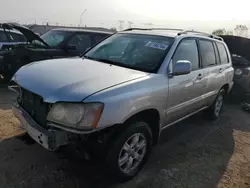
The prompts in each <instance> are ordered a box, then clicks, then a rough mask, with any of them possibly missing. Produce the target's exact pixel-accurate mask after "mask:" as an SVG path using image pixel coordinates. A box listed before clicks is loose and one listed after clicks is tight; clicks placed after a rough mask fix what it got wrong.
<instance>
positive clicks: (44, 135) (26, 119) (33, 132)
mask: <svg viewBox="0 0 250 188" xmlns="http://www.w3.org/2000/svg"><path fill="white" fill-rule="evenodd" d="M12 111H13V114H14V115H15V116H16V117H17V118H18V119H19V120H20V122H21V128H23V129H25V130H26V131H27V133H28V134H29V135H30V137H31V138H33V139H34V140H35V141H36V142H37V143H39V144H40V145H42V146H43V147H44V148H46V149H48V150H53V151H54V150H56V149H58V148H59V147H60V146H63V145H67V144H68V143H69V135H68V134H67V132H65V131H61V130H53V129H49V130H47V129H45V128H43V127H41V126H40V125H38V124H37V123H36V122H35V121H34V120H33V119H32V118H31V117H30V115H29V114H28V113H27V112H26V111H25V110H24V109H22V108H21V107H20V105H18V104H17V103H14V104H13V105H12Z"/></svg>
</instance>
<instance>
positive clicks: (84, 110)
mask: <svg viewBox="0 0 250 188" xmlns="http://www.w3.org/2000/svg"><path fill="white" fill-rule="evenodd" d="M103 107H104V105H103V103H86V104H84V103H56V104H54V105H53V106H52V108H51V110H50V112H49V114H48V117H47V120H48V121H51V122H54V123H58V124H61V125H64V126H69V127H73V128H77V129H84V128H96V126H97V124H98V121H99V119H100V116H101V113H102V110H103Z"/></svg>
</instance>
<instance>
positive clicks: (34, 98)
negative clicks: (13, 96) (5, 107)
mask: <svg viewBox="0 0 250 188" xmlns="http://www.w3.org/2000/svg"><path fill="white" fill-rule="evenodd" d="M18 103H19V105H20V106H21V107H22V108H23V109H24V110H25V111H26V112H27V113H28V114H29V115H30V116H31V117H32V118H33V119H34V121H35V122H36V123H37V124H39V125H40V126H42V127H44V128H46V127H47V125H46V117H47V113H48V104H47V103H45V102H43V99H42V97H40V96H39V95H37V94H34V93H32V92H30V91H28V90H26V89H23V88H21V94H20V96H19V97H18Z"/></svg>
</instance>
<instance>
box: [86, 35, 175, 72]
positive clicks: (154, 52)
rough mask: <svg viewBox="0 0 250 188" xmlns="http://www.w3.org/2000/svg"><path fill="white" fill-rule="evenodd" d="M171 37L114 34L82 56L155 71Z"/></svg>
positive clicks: (171, 40)
mask: <svg viewBox="0 0 250 188" xmlns="http://www.w3.org/2000/svg"><path fill="white" fill-rule="evenodd" d="M173 40H174V39H173V38H170V37H164V36H152V35H141V34H122V33H119V34H115V35H112V36H111V37H109V38H107V39H106V40H104V41H103V42H101V43H99V44H98V45H97V46H95V47H94V48H92V49H91V50H90V51H88V52H87V53H86V54H85V55H84V57H85V58H89V59H93V60H97V61H101V62H104V63H110V64H115V65H118V66H123V67H128V68H132V69H136V70H141V71H146V72H156V71H157V70H158V68H159V67H160V65H161V63H162V62H163V60H164V58H165V56H166V54H167V52H168V50H169V48H170V46H171V44H172V42H173Z"/></svg>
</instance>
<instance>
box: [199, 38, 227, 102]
mask: <svg viewBox="0 0 250 188" xmlns="http://www.w3.org/2000/svg"><path fill="white" fill-rule="evenodd" d="M199 49H200V54H201V66H202V69H203V71H204V80H205V82H206V88H205V90H204V93H203V95H202V97H203V98H204V101H205V104H206V105H207V106H208V105H210V104H212V102H213V101H214V99H215V97H216V95H217V94H218V92H219V89H220V87H221V86H220V85H221V80H222V79H223V75H222V74H221V66H220V58H219V54H218V50H217V47H216V45H215V43H214V41H212V40H206V39H199Z"/></svg>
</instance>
